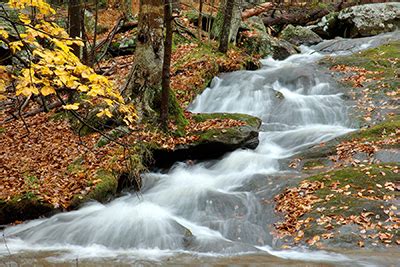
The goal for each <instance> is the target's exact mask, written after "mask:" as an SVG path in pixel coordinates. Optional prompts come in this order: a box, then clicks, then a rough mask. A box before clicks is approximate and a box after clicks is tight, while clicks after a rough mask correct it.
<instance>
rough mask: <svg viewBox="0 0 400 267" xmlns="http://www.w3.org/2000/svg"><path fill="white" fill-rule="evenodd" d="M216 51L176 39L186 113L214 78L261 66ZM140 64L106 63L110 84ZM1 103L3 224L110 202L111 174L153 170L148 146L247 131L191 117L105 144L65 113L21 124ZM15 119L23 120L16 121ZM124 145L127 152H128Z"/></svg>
mask: <svg viewBox="0 0 400 267" xmlns="http://www.w3.org/2000/svg"><path fill="white" fill-rule="evenodd" d="M106 14H108V15H106ZM117 18H118V16H117V14H116V13H115V12H106V10H103V11H101V12H100V16H99V23H100V25H114V24H115V23H116V21H117ZM184 21H186V22H185V23H186V25H187V27H191V29H192V30H193V31H195V30H196V29H195V27H194V25H189V24H188V22H187V20H184ZM110 30H111V28H110V29H109V31H110ZM134 33H135V30H132V31H129V32H127V33H123V34H120V36H117V38H118V37H119V38H126V37H129V38H135V37H134ZM107 34H108V32H107V31H106V32H104V33H103V34H102V35H100V39H101V38H105V37H106V36H107ZM216 47H217V43H216V42H215V41H211V42H203V41H198V40H196V39H193V38H192V39H190V38H189V37H188V36H178V37H177V38H175V39H174V47H173V56H172V68H171V87H172V90H173V91H174V92H175V94H176V97H177V100H178V103H179V105H180V106H181V108H182V109H185V108H186V107H187V105H188V104H189V103H190V102H191V101H193V99H194V97H195V96H196V95H197V94H199V93H200V92H201V91H202V90H204V89H205V88H206V87H207V85H208V84H209V82H210V81H211V79H212V78H213V77H214V76H216V75H218V74H219V73H221V72H228V71H234V70H239V69H243V68H245V67H246V65H245V64H247V63H248V62H249V61H252V62H255V63H256V64H257V62H258V58H257V57H252V56H249V55H247V54H246V53H244V52H243V51H241V50H240V49H238V48H232V49H230V50H229V51H228V53H227V54H226V55H225V54H221V53H218V52H216ZM133 60H134V57H133V55H125V56H117V57H109V58H107V59H106V60H103V61H101V62H99V67H100V69H107V68H110V69H112V70H111V71H108V74H107V75H108V78H109V79H110V80H112V81H114V82H115V86H116V87H117V88H119V87H120V86H122V85H123V84H124V81H125V79H126V77H127V75H128V74H129V72H130V68H131V65H132V63H133ZM0 75H2V73H0ZM1 104H2V106H4V107H5V108H2V109H1V110H0V121H2V123H1V124H0V166H4V167H3V168H2V169H1V170H0V176H1V178H0V180H1V184H0V217H1V216H5V217H7V216H11V215H10V214H11V213H13V211H12V210H16V209H17V210H19V211H18V214H16V215H15V218H14V217H13V218H14V219H15V220H20V219H24V218H34V217H37V216H38V215H40V214H36V213H35V212H33V213H32V214H30V211H28V210H26V209H25V206H27V209H29V208H31V204H32V203H34V204H35V205H41V206H43V207H44V208H43V210H45V211H49V210H54V209H55V210H68V209H71V208H75V207H76V206H77V205H79V203H81V202H83V201H84V200H85V199H88V198H94V199H98V200H106V199H105V198H108V197H109V194H108V193H115V192H112V191H115V187H116V186H117V185H116V183H118V181H117V180H118V175H117V176H115V175H114V176H112V175H111V178H110V175H109V174H110V173H111V174H121V173H126V172H127V170H128V169H132V164H135V167H134V169H135V173H134V175H135V176H138V175H139V173H140V172H142V171H144V170H145V169H146V166H144V164H143V162H144V161H145V160H147V159H146V157H148V151H147V149H146V144H151V145H152V146H154V145H155V146H158V147H162V148H167V149H173V148H174V147H175V146H176V145H182V144H188V143H191V142H194V141H196V140H198V139H199V133H200V132H204V131H207V130H212V129H227V128H235V127H239V126H242V125H243V124H244V122H243V121H240V120H236V119H230V118H221V119H218V118H214V119H211V118H210V119H207V120H205V121H196V120H195V119H193V118H192V114H191V113H189V112H186V111H185V112H183V115H184V123H183V125H182V122H177V121H171V122H170V124H169V129H170V131H169V132H168V133H165V132H163V131H161V130H159V129H158V128H157V127H154V126H152V125H150V124H145V123H140V124H137V125H135V126H133V127H130V134H129V135H125V136H124V137H121V138H119V139H118V140H117V142H118V143H117V142H107V143H106V144H105V145H99V140H101V137H102V134H101V133H91V134H89V135H84V136H81V135H80V134H78V133H77V132H76V131H75V130H74V129H73V128H72V127H71V125H70V116H67V115H66V114H65V112H64V111H63V110H62V108H59V109H53V110H51V111H49V112H47V113H46V112H39V113H37V114H35V115H33V116H27V117H24V116H23V119H21V118H20V114H18V113H17V112H16V111H17V110H16V109H15V108H14V106H13V105H12V104H13V103H8V102H5V101H4V102H3V103H1ZM38 108H39V106H38V104H37V103H35V102H33V101H30V102H28V105H26V106H25V107H24V109H23V110H21V114H28V113H29V112H32V111H35V110H37V109H38ZM12 114H15V115H16V117H17V119H13V118H12ZM7 120H8V121H7ZM178 128H179V129H178ZM121 143H124V144H128V145H127V146H126V147H122V146H121V145H120V144H121ZM104 174H106V175H104ZM112 179H114V181H112ZM77 197H78V199H77ZM27 203H28V204H29V205H28V204H27ZM31 209H32V208H31ZM39 210H40V209H39ZM7 213H8V215H7ZM23 213H25V214H23ZM39 213H40V212H39ZM9 219H10V218H9ZM14 219H13V220H14ZM5 220H7V219H6V218H5ZM13 220H12V221H13ZM0 221H1V220H0ZM7 222H10V220H7ZM3 223H4V221H3ZM0 224H1V223H0Z"/></svg>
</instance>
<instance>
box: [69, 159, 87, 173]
mask: <svg viewBox="0 0 400 267" xmlns="http://www.w3.org/2000/svg"><path fill="white" fill-rule="evenodd" d="M82 163H83V158H82V157H79V158H77V159H76V160H74V161H73V162H72V163H71V164H70V165H68V166H67V172H68V173H69V174H75V173H79V172H83V171H84V170H85V168H84V167H83V166H82Z"/></svg>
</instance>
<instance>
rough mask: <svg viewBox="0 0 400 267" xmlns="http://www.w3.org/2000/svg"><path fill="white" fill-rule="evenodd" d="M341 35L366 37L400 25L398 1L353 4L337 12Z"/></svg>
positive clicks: (394, 28) (399, 4)
mask: <svg viewBox="0 0 400 267" xmlns="http://www.w3.org/2000/svg"><path fill="white" fill-rule="evenodd" d="M338 23H339V27H340V29H341V32H342V34H343V35H342V37H350V38H354V37H366V36H373V35H377V34H379V33H384V32H390V31H394V30H396V29H397V28H399V27H400V3H379V4H367V5H360V6H353V7H350V8H346V9H344V10H342V11H341V12H339V15H338Z"/></svg>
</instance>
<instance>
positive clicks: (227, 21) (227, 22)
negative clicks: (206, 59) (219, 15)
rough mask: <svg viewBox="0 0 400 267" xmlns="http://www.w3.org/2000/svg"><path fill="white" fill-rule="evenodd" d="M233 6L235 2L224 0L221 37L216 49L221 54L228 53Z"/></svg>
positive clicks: (233, 0)
mask: <svg viewBox="0 0 400 267" xmlns="http://www.w3.org/2000/svg"><path fill="white" fill-rule="evenodd" d="M234 5H235V0H226V5H225V10H224V21H223V24H222V29H221V35H220V40H219V48H218V51H220V52H222V53H226V52H227V51H228V45H229V34H230V29H231V23H232V14H233V6H234Z"/></svg>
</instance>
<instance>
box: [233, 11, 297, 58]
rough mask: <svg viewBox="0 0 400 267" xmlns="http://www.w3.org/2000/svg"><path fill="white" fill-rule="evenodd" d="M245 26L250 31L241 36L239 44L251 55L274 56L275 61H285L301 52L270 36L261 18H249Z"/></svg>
mask: <svg viewBox="0 0 400 267" xmlns="http://www.w3.org/2000/svg"><path fill="white" fill-rule="evenodd" d="M244 26H245V27H248V28H249V30H248V31H244V32H242V33H241V34H240V35H239V42H238V43H239V46H241V47H243V48H244V50H245V51H246V53H247V54H249V55H259V56H261V57H267V56H272V57H273V58H274V59H279V60H283V59H285V58H287V57H289V56H290V55H293V54H296V53H298V52H299V51H298V49H297V48H296V47H294V46H293V45H292V44H290V43H289V42H287V41H285V40H278V39H277V38H274V37H272V36H270V35H269V34H268V33H267V32H266V29H265V26H264V24H263V22H262V20H261V18H259V17H251V18H249V19H248V20H247V22H246V24H245V25H244Z"/></svg>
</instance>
